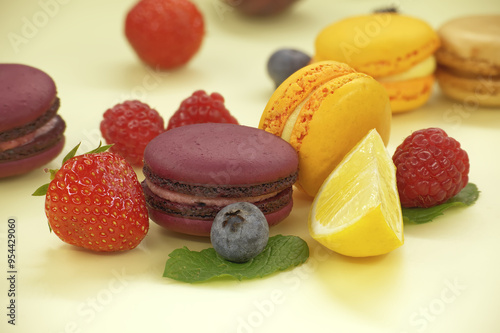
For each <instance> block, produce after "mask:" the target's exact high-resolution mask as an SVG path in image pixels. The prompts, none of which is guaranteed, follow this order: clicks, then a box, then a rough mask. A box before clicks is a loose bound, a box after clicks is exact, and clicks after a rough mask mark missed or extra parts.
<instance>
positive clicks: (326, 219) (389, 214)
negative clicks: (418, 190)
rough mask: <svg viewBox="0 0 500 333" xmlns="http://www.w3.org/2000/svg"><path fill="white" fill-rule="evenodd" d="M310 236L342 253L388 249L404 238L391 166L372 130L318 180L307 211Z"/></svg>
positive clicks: (367, 253) (376, 252)
mask: <svg viewBox="0 0 500 333" xmlns="http://www.w3.org/2000/svg"><path fill="white" fill-rule="evenodd" d="M309 232H310V234H311V236H312V237H313V238H314V239H315V240H317V241H318V242H320V243H321V244H323V245H324V246H326V247H327V248H329V249H331V250H333V251H335V252H338V253H341V254H343V255H347V256H353V257H364V256H375V255H380V254H385V253H388V252H390V251H392V250H394V249H396V248H398V247H399V246H401V245H402V244H403V242H404V236H403V219H402V214H401V206H400V203H399V196H398V191H397V187H396V168H395V166H394V164H393V163H392V159H391V156H390V155H389V153H388V152H387V150H386V148H385V145H384V142H383V141H382V138H381V137H380V136H379V134H378V133H377V131H376V130H371V131H369V133H368V134H367V135H366V136H365V137H364V138H362V140H360V142H358V143H357V144H356V146H355V147H354V148H353V149H352V150H351V151H350V152H349V153H348V154H347V155H346V156H345V157H344V159H343V160H342V162H341V163H340V164H339V165H338V167H337V168H335V170H334V171H333V172H332V173H331V174H330V175H329V176H328V178H327V179H326V180H325V182H324V183H323V185H322V187H321V189H320V190H319V192H318V195H317V196H316V198H315V199H314V202H313V204H312V206H311V210H310V214H309Z"/></svg>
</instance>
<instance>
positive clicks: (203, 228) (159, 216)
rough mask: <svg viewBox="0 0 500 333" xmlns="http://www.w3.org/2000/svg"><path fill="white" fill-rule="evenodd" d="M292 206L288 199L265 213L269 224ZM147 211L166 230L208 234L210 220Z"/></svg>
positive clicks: (154, 210) (279, 220)
mask: <svg viewBox="0 0 500 333" xmlns="http://www.w3.org/2000/svg"><path fill="white" fill-rule="evenodd" d="M292 207H293V201H290V203H289V204H288V205H286V206H285V207H283V208H281V209H280V210H278V211H275V212H273V213H269V214H265V215H264V216H265V217H266V220H267V223H268V224H269V226H270V227H271V226H274V225H276V224H278V223H279V222H281V221H283V220H284V219H285V218H286V217H288V215H290V212H291V211H292ZM148 212H149V217H150V218H151V220H153V221H154V222H155V223H156V224H158V225H160V226H162V227H164V228H166V229H168V230H171V231H175V232H179V233H183V234H187V235H193V236H204V237H207V236H210V229H211V228H212V221H207V220H197V219H188V218H184V217H177V216H173V215H169V214H166V213H164V212H162V211H160V210H157V209H154V208H151V207H149V208H148Z"/></svg>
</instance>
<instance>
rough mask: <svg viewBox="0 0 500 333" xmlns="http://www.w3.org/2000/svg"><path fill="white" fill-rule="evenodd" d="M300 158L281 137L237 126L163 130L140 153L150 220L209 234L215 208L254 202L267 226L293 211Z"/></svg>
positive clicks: (200, 233) (194, 126)
mask: <svg viewBox="0 0 500 333" xmlns="http://www.w3.org/2000/svg"><path fill="white" fill-rule="evenodd" d="M297 171H298V157H297V153H296V152H295V150H294V149H293V147H292V146H291V145H290V144H289V143H288V142H286V141H285V140H283V139H281V138H279V137H277V136H275V135H272V134H270V133H267V132H265V131H263V130H260V129H257V128H254V127H247V126H242V125H235V124H215V123H207V124H195V125H187V126H182V127H178V128H174V129H171V130H169V131H166V132H164V133H162V134H160V135H159V136H157V137H156V138H154V139H153V140H152V141H151V142H150V143H149V144H148V145H147V147H146V149H145V151H144V168H143V173H144V176H145V180H144V181H143V183H142V186H143V189H144V194H145V196H146V202H147V204H148V208H149V214H150V218H151V219H152V220H153V221H154V222H156V223H157V224H159V225H161V226H163V227H165V228H167V229H169V230H172V231H176V232H181V233H186V234H191V235H200V236H208V235H209V234H210V229H211V227H212V221H213V219H214V217H215V215H216V214H217V212H218V211H219V210H221V209H222V208H223V207H225V206H227V205H229V204H231V203H234V202H241V201H246V202H252V203H253V204H255V205H256V206H257V207H259V209H260V210H261V211H262V212H263V213H264V215H265V216H266V218H267V221H268V223H269V225H270V226H272V225H275V224H277V223H279V222H281V221H282V220H283V219H285V218H286V217H287V216H288V215H289V214H290V211H291V209H292V185H293V184H294V183H295V181H296V180H297Z"/></svg>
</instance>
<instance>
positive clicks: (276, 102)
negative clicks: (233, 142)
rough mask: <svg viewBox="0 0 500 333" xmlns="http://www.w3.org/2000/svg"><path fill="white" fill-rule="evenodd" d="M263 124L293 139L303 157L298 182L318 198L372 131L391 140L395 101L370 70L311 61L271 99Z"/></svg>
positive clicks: (263, 127)
mask: <svg viewBox="0 0 500 333" xmlns="http://www.w3.org/2000/svg"><path fill="white" fill-rule="evenodd" d="M259 128H261V129H263V130H265V131H267V132H270V133H272V134H274V135H277V136H280V137H282V138H283V139H285V140H286V141H288V142H289V143H290V144H291V145H292V146H293V147H294V148H295V150H296V151H297V153H298V156H299V177H298V181H297V184H296V185H297V186H298V187H299V188H300V189H301V190H303V191H304V192H305V193H307V194H308V195H310V196H315V195H316V193H317V191H318V190H319V188H320V187H321V185H322V183H323V181H324V180H325V179H326V177H327V176H328V175H329V174H330V173H331V172H332V170H333V169H334V168H335V167H336V166H337V164H338V163H339V162H340V161H341V160H342V158H343V157H344V156H345V155H346V154H347V153H348V152H349V151H350V150H351V148H352V147H354V146H355V145H356V143H357V142H359V140H361V139H362V138H363V137H364V136H365V135H366V134H367V133H368V132H369V131H370V130H371V129H373V128H375V129H377V131H378V132H379V134H380V136H381V137H382V139H383V140H384V143H385V144H387V143H388V141H389V135H390V128H391V109H390V102H389V98H388V96H387V93H386V91H385V89H384V87H383V86H382V85H381V84H380V83H379V82H377V81H376V80H375V79H373V78H372V77H370V76H369V75H367V74H364V73H359V72H357V71H356V70H354V69H353V68H352V67H350V66H348V65H347V64H344V63H339V62H336V61H322V62H318V63H313V64H311V65H308V66H306V67H304V68H302V69H300V70H298V71H297V72H295V73H294V74H292V75H291V76H290V77H288V79H286V80H285V81H284V82H283V83H282V84H281V85H280V86H279V87H278V88H277V89H276V90H275V92H274V93H273V95H272V96H271V98H270V99H269V102H268V103H267V105H266V107H265V109H264V112H263V113H262V117H261V119H260V123H259Z"/></svg>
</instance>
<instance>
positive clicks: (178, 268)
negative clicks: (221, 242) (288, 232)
mask: <svg viewBox="0 0 500 333" xmlns="http://www.w3.org/2000/svg"><path fill="white" fill-rule="evenodd" d="M308 257H309V247H308V246H307V243H306V242H305V241H304V240H302V239H301V238H299V237H297V236H283V235H276V236H273V237H270V238H269V241H268V243H267V246H266V248H265V249H264V250H263V251H262V252H261V253H260V254H259V255H258V256H256V257H255V258H253V259H252V260H250V261H248V262H246V263H240V264H238V263H234V262H231V261H227V260H225V259H222V258H221V257H220V256H219V255H218V254H217V253H216V252H215V250H214V249H213V248H208V249H205V250H202V251H200V252H197V251H191V250H189V249H188V248H187V247H183V248H180V249H176V250H174V251H172V253H170V254H169V259H168V260H167V262H166V263H165V271H164V272H163V277H168V278H171V279H174V280H178V281H182V282H188V283H196V282H203V281H207V280H210V279H213V278H221V277H227V276H231V277H233V278H236V279H238V280H242V279H252V278H257V277H264V276H266V275H270V274H272V273H274V272H277V271H283V270H285V269H288V268H290V267H294V266H298V265H300V264H302V263H304V262H305V261H306V260H307V258H308Z"/></svg>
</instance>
